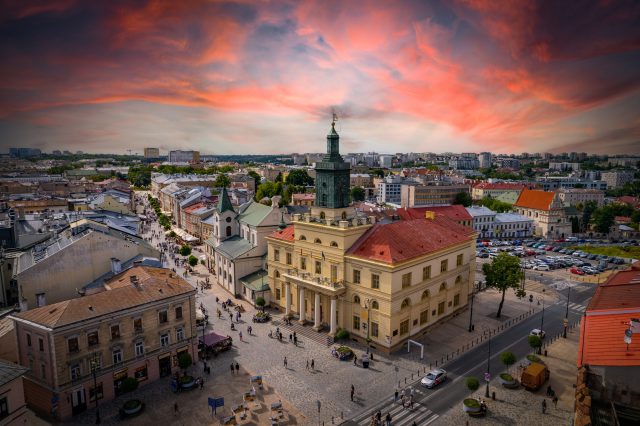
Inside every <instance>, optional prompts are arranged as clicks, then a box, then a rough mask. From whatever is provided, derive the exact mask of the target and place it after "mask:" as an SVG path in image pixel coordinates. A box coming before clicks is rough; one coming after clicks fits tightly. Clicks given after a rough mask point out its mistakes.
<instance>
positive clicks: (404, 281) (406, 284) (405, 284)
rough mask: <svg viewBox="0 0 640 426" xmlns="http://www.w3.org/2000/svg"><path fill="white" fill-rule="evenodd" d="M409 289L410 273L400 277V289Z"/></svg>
mask: <svg viewBox="0 0 640 426" xmlns="http://www.w3.org/2000/svg"><path fill="white" fill-rule="evenodd" d="M408 287H411V272H409V273H408V274H404V275H402V288H408Z"/></svg>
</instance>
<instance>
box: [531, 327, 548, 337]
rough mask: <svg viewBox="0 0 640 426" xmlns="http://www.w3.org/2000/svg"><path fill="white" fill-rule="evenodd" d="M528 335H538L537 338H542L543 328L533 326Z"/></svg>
mask: <svg viewBox="0 0 640 426" xmlns="http://www.w3.org/2000/svg"><path fill="white" fill-rule="evenodd" d="M529 336H538V337H539V338H541V339H544V336H545V332H544V330H540V329H539V328H534V329H533V330H531V332H530V333H529Z"/></svg>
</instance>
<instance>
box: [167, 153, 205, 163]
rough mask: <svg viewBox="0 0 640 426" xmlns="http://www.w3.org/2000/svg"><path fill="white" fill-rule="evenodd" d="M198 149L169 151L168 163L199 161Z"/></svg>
mask: <svg viewBox="0 0 640 426" xmlns="http://www.w3.org/2000/svg"><path fill="white" fill-rule="evenodd" d="M199 162H200V152H199V151H181V150H174V151H169V163H199Z"/></svg>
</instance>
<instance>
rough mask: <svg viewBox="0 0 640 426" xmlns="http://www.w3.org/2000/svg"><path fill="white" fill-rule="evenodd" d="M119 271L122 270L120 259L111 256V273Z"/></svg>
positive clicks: (116, 273) (114, 273)
mask: <svg viewBox="0 0 640 426" xmlns="http://www.w3.org/2000/svg"><path fill="white" fill-rule="evenodd" d="M120 272H122V262H120V259H117V258H115V257H112V258H111V273H112V274H113V275H118V274H119V273H120Z"/></svg>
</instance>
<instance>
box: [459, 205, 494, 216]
mask: <svg viewBox="0 0 640 426" xmlns="http://www.w3.org/2000/svg"><path fill="white" fill-rule="evenodd" d="M466 210H467V211H468V212H469V214H470V215H471V216H473V217H476V216H495V214H496V212H494V211H493V210H491V209H490V208H489V207H485V206H471V207H466Z"/></svg>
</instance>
